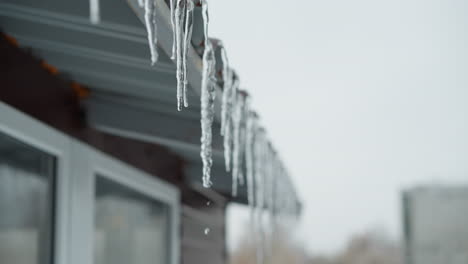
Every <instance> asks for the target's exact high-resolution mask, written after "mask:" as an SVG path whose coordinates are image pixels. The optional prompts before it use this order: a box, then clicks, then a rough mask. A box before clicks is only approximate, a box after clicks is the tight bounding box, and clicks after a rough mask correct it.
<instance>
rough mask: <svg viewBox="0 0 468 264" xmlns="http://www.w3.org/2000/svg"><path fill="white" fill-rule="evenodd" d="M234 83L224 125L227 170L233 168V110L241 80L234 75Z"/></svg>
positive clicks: (227, 104)
mask: <svg viewBox="0 0 468 264" xmlns="http://www.w3.org/2000/svg"><path fill="white" fill-rule="evenodd" d="M232 78H233V81H232V82H233V85H232V87H231V88H230V93H229V95H228V99H227V103H226V108H227V113H228V114H227V116H226V120H225V125H224V141H223V146H224V161H225V163H226V171H230V170H231V159H232V151H231V150H232V134H233V119H232V118H233V112H234V111H235V109H233V108H234V106H235V105H236V99H237V90H238V87H239V80H238V79H237V78H235V76H234V75H232Z"/></svg>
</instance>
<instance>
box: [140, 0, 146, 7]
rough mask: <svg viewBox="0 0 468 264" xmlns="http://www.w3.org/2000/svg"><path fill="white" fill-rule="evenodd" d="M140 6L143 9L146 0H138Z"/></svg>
mask: <svg viewBox="0 0 468 264" xmlns="http://www.w3.org/2000/svg"><path fill="white" fill-rule="evenodd" d="M138 5H139V6H140V7H141V8H143V7H144V6H145V3H144V0H138Z"/></svg>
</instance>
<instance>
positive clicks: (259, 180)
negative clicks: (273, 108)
mask: <svg viewBox="0 0 468 264" xmlns="http://www.w3.org/2000/svg"><path fill="white" fill-rule="evenodd" d="M264 144H265V130H264V129H263V128H257V131H256V136H255V143H254V151H255V152H254V156H255V188H256V198H255V201H256V203H255V205H256V212H255V215H256V216H255V217H254V219H255V222H256V223H257V229H258V230H257V232H258V234H257V236H256V237H257V238H258V243H257V245H258V247H257V251H256V256H257V263H258V264H262V263H263V260H264V255H263V248H262V245H263V238H264V235H263V223H262V220H263V217H262V216H263V207H264V201H263V197H264V196H263V192H264V187H265V186H264V184H263V179H264V176H265V171H264V165H265V152H264V150H265V148H264Z"/></svg>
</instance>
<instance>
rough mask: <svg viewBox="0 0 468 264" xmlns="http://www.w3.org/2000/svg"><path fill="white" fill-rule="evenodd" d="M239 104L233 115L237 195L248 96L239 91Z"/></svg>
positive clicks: (233, 175)
mask: <svg viewBox="0 0 468 264" xmlns="http://www.w3.org/2000/svg"><path fill="white" fill-rule="evenodd" d="M236 96H237V104H236V108H235V109H234V117H233V125H234V127H233V135H232V136H233V149H232V195H233V196H237V187H238V183H239V177H240V172H241V168H240V167H241V166H240V165H241V160H240V159H241V125H242V119H243V114H244V106H245V99H246V96H245V95H244V93H243V92H239V93H237V95H236Z"/></svg>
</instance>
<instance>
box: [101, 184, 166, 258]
mask: <svg viewBox="0 0 468 264" xmlns="http://www.w3.org/2000/svg"><path fill="white" fill-rule="evenodd" d="M95 210H96V214H95V216H96V219H95V243H94V251H95V252H94V263H95V264H160V263H161V264H162V263H168V255H169V254H168V251H169V244H170V243H169V236H168V230H169V221H168V208H167V205H165V204H163V203H161V202H158V201H156V200H153V199H152V198H150V197H147V196H145V195H142V194H140V193H138V192H136V191H134V190H132V189H129V188H127V187H125V186H123V185H120V184H118V183H115V182H113V181H110V180H108V179H105V178H103V177H99V176H98V177H97V182H96V208H95Z"/></svg>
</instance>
